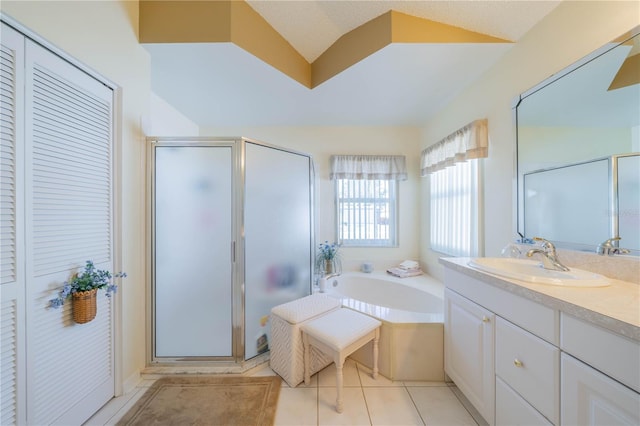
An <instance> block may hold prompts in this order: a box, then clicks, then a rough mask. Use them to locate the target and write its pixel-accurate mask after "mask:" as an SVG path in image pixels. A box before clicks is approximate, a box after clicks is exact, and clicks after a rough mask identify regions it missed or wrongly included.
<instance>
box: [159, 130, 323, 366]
mask: <svg viewBox="0 0 640 426" xmlns="http://www.w3.org/2000/svg"><path fill="white" fill-rule="evenodd" d="M148 143H149V164H150V173H149V177H150V179H149V181H150V205H151V206H150V207H151V208H150V213H151V218H150V219H151V220H150V223H151V230H150V231H151V250H150V251H151V256H150V257H151V265H150V269H151V307H152V309H151V311H152V315H151V317H152V318H151V323H152V326H151V334H152V343H151V348H152V349H151V352H152V354H151V362H152V363H164V362H178V361H203V360H204V361H208V360H211V361H229V362H233V363H236V364H238V363H242V362H243V361H246V360H249V359H251V358H253V357H255V356H257V355H259V354H261V353H264V352H266V351H268V349H269V342H270V324H269V313H270V312H271V308H272V307H273V306H276V305H279V304H281V303H285V302H288V301H290V300H294V299H297V298H300V297H303V296H306V295H308V294H310V291H311V280H312V271H313V259H312V250H313V226H312V223H313V217H312V204H313V168H312V167H313V164H312V159H311V157H310V156H309V155H306V154H303V153H299V152H294V151H290V150H287V149H283V148H279V147H276V146H273V145H269V144H265V143H261V142H257V141H253V140H250V139H246V138H239V137H238V138H181V139H176V138H149V139H148Z"/></svg>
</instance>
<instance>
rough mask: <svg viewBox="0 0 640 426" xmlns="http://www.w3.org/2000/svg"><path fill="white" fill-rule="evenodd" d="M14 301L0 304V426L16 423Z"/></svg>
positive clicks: (15, 311) (15, 313)
mask: <svg viewBox="0 0 640 426" xmlns="http://www.w3.org/2000/svg"><path fill="white" fill-rule="evenodd" d="M16 316H17V310H16V300H15V299H14V300H8V301H3V302H1V303H0V325H1V328H0V347H1V348H2V354H1V356H0V371H2V381H1V383H0V395H2V398H0V403H1V404H2V409H1V410H0V413H1V417H0V424H3V425H11V424H15V423H16V405H17V395H16V382H17V377H16V376H17V361H18V360H17V358H18V353H17V330H16V325H17V324H16Z"/></svg>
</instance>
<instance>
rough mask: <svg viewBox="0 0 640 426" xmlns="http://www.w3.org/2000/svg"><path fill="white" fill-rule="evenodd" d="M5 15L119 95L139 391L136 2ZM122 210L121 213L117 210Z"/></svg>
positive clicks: (146, 76) (126, 298)
mask: <svg viewBox="0 0 640 426" xmlns="http://www.w3.org/2000/svg"><path fill="white" fill-rule="evenodd" d="M0 5H1V6H0V7H1V10H2V12H3V13H4V14H6V15H7V16H9V17H11V18H13V19H15V20H16V21H17V22H19V23H20V24H22V25H24V26H25V27H26V28H28V29H29V30H31V31H33V32H35V33H36V34H37V35H38V36H40V37H43V38H44V39H45V40H47V41H48V42H50V43H52V44H53V45H55V46H56V47H58V48H59V49H61V50H62V51H64V52H66V53H67V54H69V55H71V56H72V57H74V58H76V59H77V60H79V61H80V62H82V63H84V64H85V65H87V66H89V67H91V68H92V69H94V70H95V71H97V72H98V73H99V74H100V75H102V76H104V77H106V78H107V79H109V80H110V81H112V82H114V83H115V84H117V85H118V86H119V87H120V88H121V95H122V96H121V103H120V117H121V126H120V129H118V130H117V135H116V136H117V141H118V143H119V145H120V148H121V162H120V164H119V165H118V167H119V169H120V174H121V177H122V178H121V181H120V186H121V191H120V198H119V200H118V201H117V202H118V203H119V204H120V207H121V210H122V216H121V219H122V220H121V226H120V229H119V230H116V240H117V241H119V242H120V244H121V246H122V256H121V262H120V266H121V269H122V270H124V271H126V272H127V274H128V278H127V279H126V280H124V281H123V284H122V286H121V288H120V291H119V292H118V297H121V298H122V304H121V306H122V324H123V326H122V331H123V332H122V341H121V348H122V350H121V351H117V352H118V354H121V355H122V361H121V363H120V365H121V367H122V374H121V376H120V377H119V379H121V380H122V381H124V385H125V387H127V386H130V385H131V384H133V385H135V381H136V380H137V377H138V374H139V371H140V369H141V368H143V367H144V364H145V339H146V337H145V319H146V318H145V270H144V268H145V261H144V259H145V245H144V241H145V237H144V231H145V217H144V212H145V157H144V135H143V134H142V129H141V117H142V116H143V115H145V114H147V109H148V105H149V93H150V68H149V66H150V59H149V55H148V54H147V52H146V51H145V50H144V49H143V48H142V47H141V46H140V45H139V44H138V40H137V26H138V2H137V1H120V2H118V1H96V2H94V1H69V2H48V1H43V2H37V1H6V0H3V1H2V2H1V3H0ZM116 207H117V206H116Z"/></svg>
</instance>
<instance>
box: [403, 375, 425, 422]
mask: <svg viewBox="0 0 640 426" xmlns="http://www.w3.org/2000/svg"><path fill="white" fill-rule="evenodd" d="M402 387H403V388H404V390H405V391H406V392H407V393H408V394H409V398H410V399H411V403H412V404H413V407H414V408H415V409H416V412H417V413H418V416H419V417H420V421H421V422H422V424H423V425H425V426H426V424H427V422H426V420H425V419H424V418H423V417H422V413H421V412H420V410H419V409H418V405H417V404H416V401H415V400H414V399H413V395H411V392H409V389H408V388H407V386H406V385H405V384H404V382H402Z"/></svg>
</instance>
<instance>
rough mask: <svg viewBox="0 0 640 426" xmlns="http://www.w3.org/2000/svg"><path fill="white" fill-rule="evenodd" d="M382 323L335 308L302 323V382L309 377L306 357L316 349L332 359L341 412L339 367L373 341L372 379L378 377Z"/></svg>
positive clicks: (337, 399) (339, 410) (354, 312)
mask: <svg viewBox="0 0 640 426" xmlns="http://www.w3.org/2000/svg"><path fill="white" fill-rule="evenodd" d="M381 325H382V323H381V322H380V321H378V320H376V319H373V318H371V317H369V316H367V315H364V314H361V313H359V312H356V311H352V310H351V309H346V308H342V309H338V310H336V311H332V312H329V313H328V314H325V315H323V316H321V317H319V318H316V319H314V320H312V321H309V322H306V323H305V324H303V325H302V341H303V343H304V358H305V363H304V382H305V383H306V384H309V381H310V379H311V374H312V372H311V369H310V368H308V366H310V361H309V359H308V357H309V356H310V354H311V349H312V348H318V349H320V350H321V351H322V352H324V353H325V354H328V355H330V356H331V358H333V362H335V364H336V388H337V393H338V395H337V397H336V411H337V412H338V413H342V409H343V405H342V366H343V365H344V360H345V359H346V358H347V357H348V356H349V355H351V354H352V353H354V352H355V351H356V350H358V349H360V348H361V347H362V346H364V345H365V344H367V343H368V342H370V341H371V340H373V374H372V376H373V378H374V379H375V378H377V377H378V340H379V339H380V326H381Z"/></svg>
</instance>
